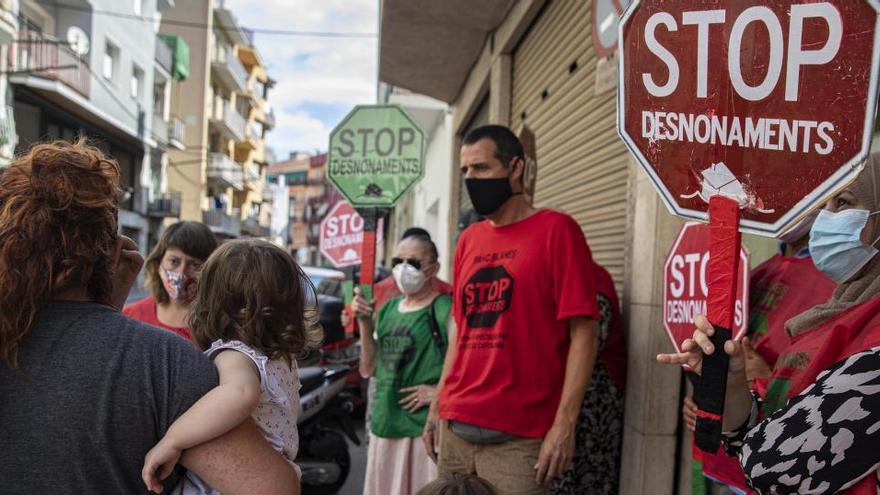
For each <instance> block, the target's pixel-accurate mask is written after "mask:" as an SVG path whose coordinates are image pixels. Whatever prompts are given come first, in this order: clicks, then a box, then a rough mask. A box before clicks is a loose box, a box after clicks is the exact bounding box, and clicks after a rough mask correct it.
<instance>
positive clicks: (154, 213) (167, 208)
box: [147, 192, 181, 218]
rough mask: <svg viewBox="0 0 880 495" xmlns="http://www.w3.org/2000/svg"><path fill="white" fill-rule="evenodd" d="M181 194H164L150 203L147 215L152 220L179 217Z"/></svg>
mask: <svg viewBox="0 0 880 495" xmlns="http://www.w3.org/2000/svg"><path fill="white" fill-rule="evenodd" d="M180 203H181V194H180V193H179V192H173V193H165V194H162V195H160V196H159V197H158V198H156V199H154V200H153V201H150V204H149V205H148V206H147V213H148V214H149V216H151V217H154V218H166V217H175V218H176V217H180Z"/></svg>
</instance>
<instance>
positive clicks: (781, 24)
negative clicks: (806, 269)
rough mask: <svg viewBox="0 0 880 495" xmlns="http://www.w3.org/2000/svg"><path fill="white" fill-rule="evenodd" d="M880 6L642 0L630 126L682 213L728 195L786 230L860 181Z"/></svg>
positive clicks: (633, 144)
mask: <svg viewBox="0 0 880 495" xmlns="http://www.w3.org/2000/svg"><path fill="white" fill-rule="evenodd" d="M878 11H880V0H828V1H825V2H816V1H808V0H800V1H794V0H728V1H725V2H705V1H703V0H681V1H676V2H669V1H662V0H634V1H633V2H632V4H631V5H630V6H629V8H628V9H627V10H626V12H625V13H624V15H623V17H622V18H621V21H620V33H619V38H620V41H621V48H620V56H621V58H620V70H619V74H620V75H619V77H620V81H619V91H618V130H619V132H620V135H621V137H622V138H623V140H624V141H625V143H626V144H627V146H628V147H629V149H630V151H631V152H632V153H633V154H634V155H635V157H636V158H637V159H638V161H639V163H640V164H641V166H642V168H644V170H645V171H646V172H647V173H648V175H649V176H650V177H651V179H652V181H653V182H654V185H655V187H656V188H657V189H658V191H659V192H660V194H661V195H662V197H663V200H664V202H665V204H666V206H667V207H668V208H669V209H670V211H671V212H672V213H673V214H676V215H679V216H683V217H687V218H692V219H700V220H706V218H707V210H708V208H707V202H708V196H709V195H711V194H712V193H715V192H718V190H719V189H724V192H725V193H726V195H727V196H733V197H735V199H736V200H737V201H738V202H739V203H740V205H741V206H743V207H745V208H744V210H743V212H742V221H741V228H742V230H743V231H745V232H752V233H758V234H763V235H771V236H776V235H778V234H779V233H781V232H783V231H784V230H785V229H786V228H787V227H788V226H790V225H791V224H792V223H793V222H794V221H796V220H797V219H798V218H799V217H801V216H803V215H804V214H806V213H807V212H808V211H809V210H811V209H813V208H814V207H815V206H816V205H817V204H819V203H820V202H821V201H823V200H824V199H826V198H827V197H828V196H830V195H831V194H833V193H835V192H836V191H837V190H839V189H840V188H841V187H843V186H844V185H846V184H847V183H848V182H850V181H851V180H853V179H854V178H855V177H856V176H857V175H858V172H859V171H860V170H861V167H862V162H863V161H864V160H865V159H866V158H867V156H868V153H869V150H870V144H871V137H872V129H873V121H874V113H875V109H876V107H877V83H878V73H880V38H878V32H877V31H878V29H877V25H878Z"/></svg>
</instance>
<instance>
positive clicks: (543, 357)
mask: <svg viewBox="0 0 880 495" xmlns="http://www.w3.org/2000/svg"><path fill="white" fill-rule="evenodd" d="M460 164H461V170H462V173H463V174H464V176H465V184H466V186H467V190H468V194H469V196H470V198H471V202H472V203H473V204H474V209H475V210H476V211H477V213H479V214H480V215H483V216H484V217H486V220H484V221H482V222H479V223H476V224H473V225H472V226H470V227H469V228H468V229H467V230H465V231H464V232H463V233H462V235H461V238H460V239H459V241H458V246H457V249H456V253H455V266H454V281H455V283H454V291H453V309H452V314H453V319H454V323H455V325H454V326H455V328H453V329H451V332H450V335H449V347H448V350H447V354H446V361H445V364H444V368H443V378H442V379H441V382H440V393H439V400H435V401H434V403H433V404H432V405H431V410H430V412H429V415H428V421H427V423H426V426H425V433H424V435H423V439H424V441H425V444H426V445H425V447H426V449H427V451H428V454H429V455H431V456H432V458H434V459H435V460H438V464H439V468H440V471H441V472H446V473H448V472H454V473H468V474H476V475H478V476H481V477H483V478H485V479H487V480H488V481H490V482H491V483H492V484H494V485H495V486H496V487H497V488H498V490H499V491H500V492H501V493H524V494H530V493H536V494H537V493H545V491H546V488H545V487H546V485H547V483H548V482H549V481H550V480H552V479H553V478H554V477H556V476H557V475H559V474H561V473H562V472H563V471H564V470H565V469H566V468H567V467H568V464H569V463H570V461H571V459H572V456H573V454H574V448H575V445H574V438H575V436H574V430H575V426H576V423H577V419H578V413H579V412H580V407H581V404H582V401H583V398H584V392H585V391H586V389H587V385H588V384H589V380H590V374H591V372H592V369H593V363H594V361H595V358H596V348H597V341H596V335H597V324H596V319H597V316H598V306H597V300H596V288H595V282H594V281H595V278H596V277H595V274H594V273H593V271H592V270H593V260H592V257H591V255H590V249H589V247H588V246H587V242H586V239H585V238H584V234H583V232H582V231H581V229H580V226H579V225H578V224H577V223H576V222H575V221H574V220H573V219H572V218H571V217H569V216H568V215H565V214H563V213H559V212H556V211H552V210H535V209H534V208H532V207H531V205H529V204H528V202H527V201H526V200H525V199H524V196H523V195H522V190H523V184H522V177H523V168H524V166H525V163H524V159H523V148H522V144H521V143H520V141H519V140H518V139H517V137H516V136H515V135H514V134H513V133H512V132H511V131H510V129H508V128H506V127H502V126H484V127H480V128H477V129H475V130H473V131H472V132H471V133H469V134H468V135H467V136H466V137H465V139H464V142H463V145H462V148H461V160H460ZM440 419H442V420H443V421H440ZM437 451H439V459H438V458H437Z"/></svg>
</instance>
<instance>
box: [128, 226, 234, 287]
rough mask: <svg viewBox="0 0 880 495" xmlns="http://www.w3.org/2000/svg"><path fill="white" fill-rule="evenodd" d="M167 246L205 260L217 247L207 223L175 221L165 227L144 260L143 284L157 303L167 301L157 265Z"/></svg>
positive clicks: (160, 261) (215, 239)
mask: <svg viewBox="0 0 880 495" xmlns="http://www.w3.org/2000/svg"><path fill="white" fill-rule="evenodd" d="M169 248H177V249H180V250H181V251H183V252H184V253H186V255H187V256H192V257H193V258H198V259H200V260H202V261H205V260H207V259H208V256H211V253H213V252H214V250H215V249H217V238H216V237H215V236H214V233H213V232H211V229H210V228H208V226H207V225H205V224H203V223H199V222H177V223H175V224H173V225H170V226H169V227H168V228H167V229H165V232H163V233H162V237H161V238H159V242H158V243H157V244H156V247H154V248H153V250H152V251H151V252H150V255H149V256H147V260H146V262H144V276H145V280H144V285H145V286H146V287H147V289H149V290H150V292H152V293H153V297H155V298H156V302H158V303H159V304H165V303H167V302H168V292H166V291H165V286H164V285H163V284H162V277H160V276H159V265H160V264H161V263H162V258H163V257H164V256H165V251H168V249H169Z"/></svg>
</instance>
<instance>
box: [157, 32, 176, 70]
mask: <svg viewBox="0 0 880 495" xmlns="http://www.w3.org/2000/svg"><path fill="white" fill-rule="evenodd" d="M156 63H158V64H159V67H162V68H163V69H165V71H166V72H168V73H169V74H170V73H171V69H172V67H174V53H173V52H172V51H171V47H170V46H168V43H166V42H165V40H164V39H162V38H161V37H158V36H157V37H156Z"/></svg>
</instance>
